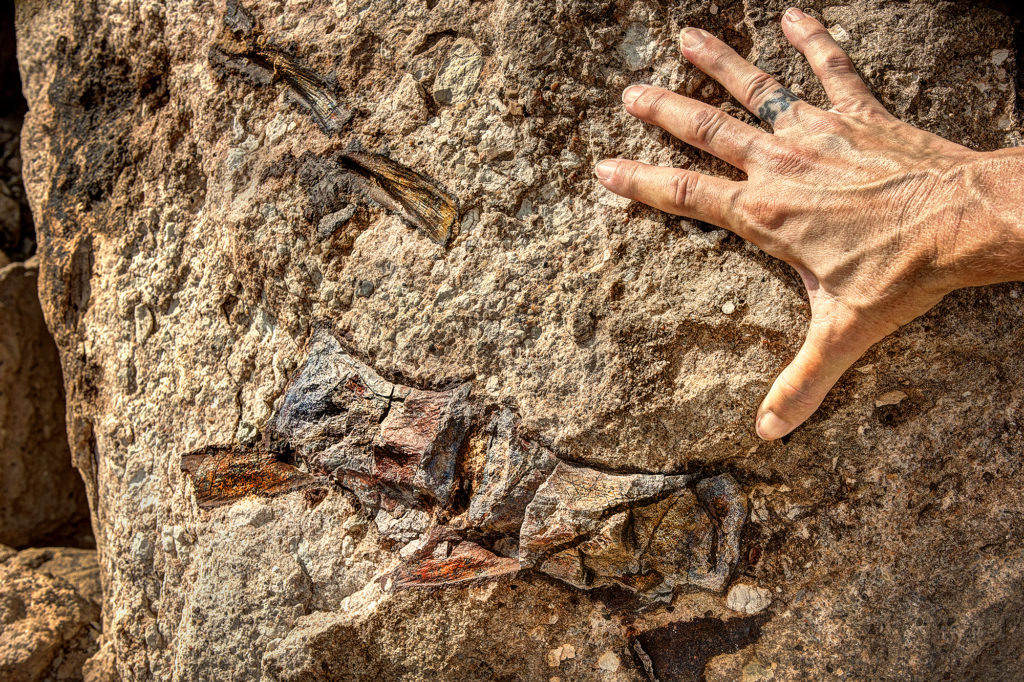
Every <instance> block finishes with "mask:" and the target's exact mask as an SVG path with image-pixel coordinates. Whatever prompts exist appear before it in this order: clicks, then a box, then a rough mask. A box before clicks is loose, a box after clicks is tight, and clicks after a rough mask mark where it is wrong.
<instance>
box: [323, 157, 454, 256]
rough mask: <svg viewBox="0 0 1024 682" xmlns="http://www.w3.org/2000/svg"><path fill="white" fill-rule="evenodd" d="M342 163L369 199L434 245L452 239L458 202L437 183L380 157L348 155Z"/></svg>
mask: <svg viewBox="0 0 1024 682" xmlns="http://www.w3.org/2000/svg"><path fill="white" fill-rule="evenodd" d="M341 163H342V165H343V166H344V167H345V169H346V170H348V171H350V172H351V173H352V174H353V175H355V176H356V177H357V180H358V181H357V185H358V186H359V188H360V189H362V190H363V191H364V192H365V193H366V195H367V196H368V197H369V198H371V199H373V200H374V201H376V202H378V203H379V204H381V205H383V206H385V207H386V208H389V209H391V210H392V211H394V212H396V213H398V214H399V215H400V216H402V217H403V218H404V219H405V220H407V221H409V222H410V223H412V224H413V225H415V226H416V227H418V228H419V229H420V230H422V231H423V233H424V234H426V235H427V237H429V238H430V239H431V240H432V241H434V242H435V243H437V244H440V245H441V246H446V245H447V244H448V242H449V241H450V240H451V237H452V233H453V231H454V229H455V223H456V221H457V220H458V217H459V208H458V202H457V201H456V199H455V197H453V196H452V195H450V194H449V193H448V192H446V191H445V190H444V189H442V188H441V187H440V186H439V185H438V184H437V183H436V182H434V181H433V180H431V179H430V178H428V177H426V176H424V175H421V174H420V173H417V172H416V171H414V170H413V169H411V168H409V167H407V166H403V165H402V164H400V163H397V162H395V161H393V160H391V159H389V158H388V157H386V156H382V155H381V154H366V153H361V152H350V153H346V154H343V155H342V157H341Z"/></svg>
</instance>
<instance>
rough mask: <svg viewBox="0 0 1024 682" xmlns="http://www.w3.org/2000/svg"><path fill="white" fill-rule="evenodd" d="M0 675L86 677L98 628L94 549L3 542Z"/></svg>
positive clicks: (18, 678)
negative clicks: (19, 547) (30, 546)
mask: <svg viewBox="0 0 1024 682" xmlns="http://www.w3.org/2000/svg"><path fill="white" fill-rule="evenodd" d="M0 586H2V589H0V679H4V680H12V681H15V680H16V681H21V680H40V679H45V680H75V679H82V666H83V664H84V663H85V661H86V660H87V659H88V658H89V657H91V656H93V654H95V653H96V650H97V648H98V642H99V634H100V608H101V598H102V595H101V594H100V575H99V565H98V564H97V562H96V550H88V549H73V548H69V547H45V548H34V549H26V550H23V551H21V552H17V551H16V550H13V549H11V548H10V547H5V546H3V545H0Z"/></svg>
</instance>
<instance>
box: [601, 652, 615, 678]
mask: <svg viewBox="0 0 1024 682" xmlns="http://www.w3.org/2000/svg"><path fill="white" fill-rule="evenodd" d="M597 667H598V668H600V669H601V670H607V671H608V672H610V673H613V672H615V671H616V670H618V669H619V657H618V656H616V655H615V652H614V651H606V652H604V653H603V654H601V658H599V659H597Z"/></svg>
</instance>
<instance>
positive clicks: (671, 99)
mask: <svg viewBox="0 0 1024 682" xmlns="http://www.w3.org/2000/svg"><path fill="white" fill-rule="evenodd" d="M622 101H623V102H624V103H625V105H626V111H628V112H629V113H631V114H633V115H634V116H636V117H637V118H639V119H641V120H643V121H647V122H648V123H653V124H654V125H656V126H659V127H660V128H663V129H665V130H666V131H668V132H669V133H671V134H673V135H675V136H676V137H678V138H679V139H680V140H682V141H683V142H686V143H687V144H692V145H693V146H694V147H698V148H700V149H703V150H704V151H706V152H709V153H711V154H714V155H715V156H717V157H718V158H720V159H722V160H723V161H725V162H727V163H731V164H732V165H734V166H736V167H737V168H739V169H740V170H746V165H747V160H748V159H749V158H750V156H752V155H753V152H754V151H755V149H756V147H757V145H758V144H761V143H764V142H766V141H767V139H768V134H767V133H765V132H764V131H763V130H759V129H757V128H755V127H753V126H750V125H747V124H746V123H744V122H742V121H740V120H737V119H735V118H733V117H732V116H729V115H728V114H726V113H725V112H724V111H722V110H721V109H717V108H715V107H713V106H711V105H709V104H705V103H704V102H698V101H697V100H695V99H690V98H689V97H683V96H682V95H677V94H676V93H674V92H671V91H669V90H665V89H663V88H656V87H653V86H649V85H631V86H630V87H628V88H626V90H625V91H624V92H623V93H622Z"/></svg>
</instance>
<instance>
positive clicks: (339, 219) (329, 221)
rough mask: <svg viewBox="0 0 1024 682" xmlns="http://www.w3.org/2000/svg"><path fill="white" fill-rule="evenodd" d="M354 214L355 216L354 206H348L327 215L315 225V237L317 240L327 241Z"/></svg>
mask: <svg viewBox="0 0 1024 682" xmlns="http://www.w3.org/2000/svg"><path fill="white" fill-rule="evenodd" d="M355 214H356V207H355V205H354V204H349V205H348V206H346V207H344V208H343V209H341V210H340V211H335V212H334V213H328V214H327V215H325V216H324V217H323V218H321V219H320V222H319V223H318V224H317V227H316V236H317V238H318V239H327V238H328V237H330V236H331V235H332V234H334V233H335V232H337V231H338V228H340V227H341V226H343V225H344V224H345V223H347V222H348V221H349V220H351V219H352V216H354V215H355Z"/></svg>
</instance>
